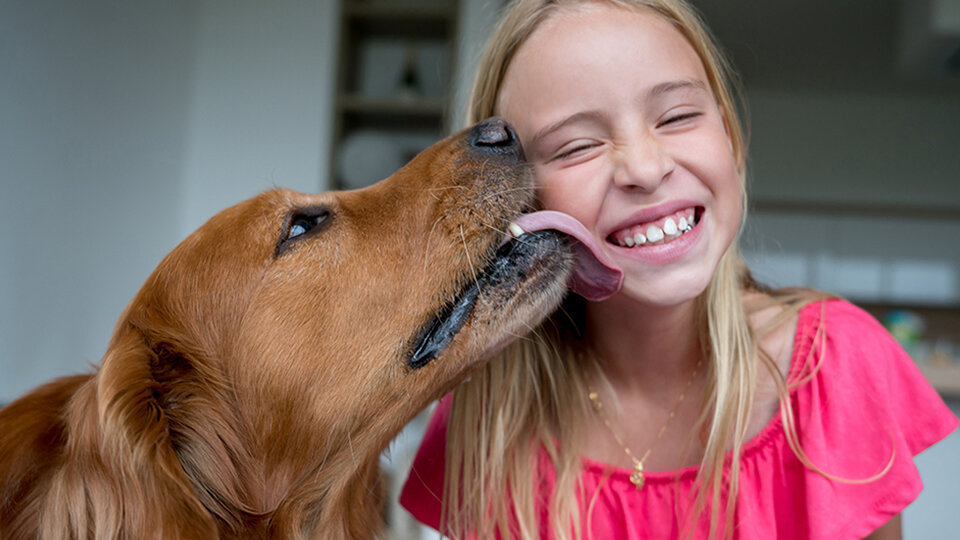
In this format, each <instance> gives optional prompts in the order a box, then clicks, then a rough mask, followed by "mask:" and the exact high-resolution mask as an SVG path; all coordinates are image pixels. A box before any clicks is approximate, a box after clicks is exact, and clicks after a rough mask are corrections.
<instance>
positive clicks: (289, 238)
mask: <svg viewBox="0 0 960 540" xmlns="http://www.w3.org/2000/svg"><path fill="white" fill-rule="evenodd" d="M329 219H330V210H329V209H327V208H309V209H303V210H298V211H296V212H293V213H292V214H291V215H290V218H289V219H288V220H287V226H286V229H285V230H284V233H283V236H282V238H280V243H278V244H277V251H276V254H277V255H280V254H281V253H283V252H284V251H285V250H286V249H287V248H288V247H289V246H290V243H291V242H293V241H296V240H300V239H302V238H304V237H307V236H310V235H312V234H314V233H316V232H319V231H320V230H322V229H323V227H321V225H324V224H325V223H326V222H327V221H328V220H329Z"/></svg>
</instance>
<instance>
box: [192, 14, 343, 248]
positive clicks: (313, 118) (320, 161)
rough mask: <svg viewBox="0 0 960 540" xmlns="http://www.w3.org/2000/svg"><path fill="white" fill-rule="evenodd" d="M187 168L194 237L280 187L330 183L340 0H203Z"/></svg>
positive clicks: (314, 186) (313, 188) (315, 187)
mask: <svg viewBox="0 0 960 540" xmlns="http://www.w3.org/2000/svg"><path fill="white" fill-rule="evenodd" d="M198 11H199V24H198V38H197V47H196V51H195V61H196V70H195V81H194V85H193V96H192V98H193V99H192V101H191V106H190V110H189V125H188V129H187V132H186V134H185V135H186V141H187V144H186V148H187V153H186V159H185V167H184V170H183V175H182V182H183V195H184V196H183V199H182V205H183V219H182V220H181V222H180V223H181V228H180V234H181V235H184V236H185V235H186V234H189V233H190V232H191V231H193V230H194V229H196V228H197V227H198V226H200V225H201V224H202V223H203V222H204V221H206V219H207V218H209V217H210V216H211V215H213V214H214V213H216V212H217V211H218V210H220V209H222V208H225V207H227V206H230V205H232V204H234V203H237V202H239V201H241V200H243V199H246V198H249V197H252V196H253V195H256V194H257V193H259V192H260V191H262V190H264V189H266V188H270V187H272V186H274V185H277V186H283V187H288V188H292V189H296V190H299V191H307V192H315V191H320V190H323V189H326V186H327V179H326V175H327V170H328V167H327V161H328V160H329V156H328V153H329V146H330V145H329V140H330V137H331V135H332V124H331V118H332V113H333V110H332V105H331V103H332V102H331V99H332V96H333V91H334V85H333V84H332V82H331V81H333V80H334V77H335V76H336V69H335V68H336V56H335V47H336V45H337V43H338V27H339V25H338V24H337V22H338V20H339V2H335V1H333V0H326V1H320V2H318V1H315V0H314V1H311V0H283V1H274V2H261V1H257V0H243V1H237V0H207V1H203V2H200V3H199V8H198Z"/></svg>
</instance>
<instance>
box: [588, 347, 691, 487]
mask: <svg viewBox="0 0 960 540" xmlns="http://www.w3.org/2000/svg"><path fill="white" fill-rule="evenodd" d="M701 365H703V360H698V361H697V365H696V367H694V368H693V373H692V374H691V375H690V380H688V381H687V384H686V385H685V386H684V387H683V391H682V392H680V397H679V398H677V403H676V405H674V406H673V410H671V411H670V414H669V415H667V419H666V420H664V422H663V425H662V426H660V431H659V432H658V433H657V437H656V438H655V439H654V440H653V443H651V444H650V447H649V448H647V451H646V452H644V453H643V456H642V457H641V458H640V459H637V456H635V455H634V454H633V452H632V451H631V450H630V447H628V446H627V444H626V443H625V442H623V437H622V436H621V435H620V431H619V430H618V429H617V428H616V427H614V425H613V424H612V423H611V422H610V418H609V417H607V415H606V413H605V412H604V410H603V402H602V401H600V396H599V395H598V394H597V393H596V392H594V391H593V390H589V394H587V397H589V398H590V404H591V405H593V410H594V411H596V413H597V415H598V416H599V417H600V419H601V420H603V424H604V425H605V426H607V429H608V430H609V431H610V434H611V435H613V438H614V440H616V441H617V444H619V445H620V446H621V447H622V448H623V451H624V453H626V454H627V457H629V458H630V460H631V461H633V472H632V473H631V474H630V481H631V482H632V483H633V485H635V486H636V487H637V489H640V488H642V487H643V484H644V483H645V479H644V476H643V462H644V461H646V459H647V457H648V456H649V455H650V452H651V451H652V450H653V448H654V447H655V446H656V445H657V443H658V442H660V439H661V438H662V437H663V434H664V432H666V431H667V426H669V425H670V421H671V420H673V417H674V416H676V415H677V411H678V410H680V405H681V404H682V403H683V400H684V398H686V397H687V390H689V389H690V386H691V385H692V384H693V381H694V380H696V378H697V373H699V372H700V366H701Z"/></svg>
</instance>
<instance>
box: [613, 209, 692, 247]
mask: <svg viewBox="0 0 960 540" xmlns="http://www.w3.org/2000/svg"><path fill="white" fill-rule="evenodd" d="M693 226H694V213H693V211H690V212H689V214H688V215H686V216H680V217H679V218H677V219H676V220H674V218H673V217H668V218H667V219H666V220H664V222H663V225H661V226H659V227H658V226H656V225H649V226H648V227H647V228H646V229H645V230H643V231H639V232H636V233H634V234H633V235H632V236H626V237H624V238H623V240H621V241H620V245H622V246H626V247H634V246H642V245H644V244H655V243H657V242H660V241H661V240H664V239H667V240H670V239H673V238H676V237H678V236H681V235H682V234H683V233H686V232H688V231H690V230H691V229H693Z"/></svg>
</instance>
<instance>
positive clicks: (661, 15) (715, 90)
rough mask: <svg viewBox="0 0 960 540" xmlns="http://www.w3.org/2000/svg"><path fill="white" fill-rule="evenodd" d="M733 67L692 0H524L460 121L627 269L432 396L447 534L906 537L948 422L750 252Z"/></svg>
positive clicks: (833, 309) (427, 508)
mask: <svg viewBox="0 0 960 540" xmlns="http://www.w3.org/2000/svg"><path fill="white" fill-rule="evenodd" d="M729 80H730V79H729V73H728V69H727V64H726V63H725V62H724V60H723V58H722V57H721V55H720V54H719V53H718V51H717V49H716V47H715V46H714V44H713V43H712V42H711V39H710V37H709V34H708V32H707V30H706V29H705V28H704V26H703V25H702V24H701V22H700V21H699V20H698V18H697V16H696V15H695V14H694V13H693V11H692V9H691V8H690V7H689V6H688V5H686V4H685V3H684V2H683V0H634V1H628V0H607V1H599V0H597V1H589V0H581V1H576V0H553V1H550V0H519V1H516V2H514V3H513V4H512V5H511V6H510V7H509V9H508V10H507V13H506V15H505V17H504V18H503V19H502V21H501V23H500V25H499V27H498V28H497V30H496V31H495V33H494V35H493V36H492V38H491V40H490V43H489V46H488V48H487V50H486V54H485V56H484V58H483V59H482V61H481V65H480V67H479V71H478V76H477V79H476V83H475V86H474V91H473V95H472V98H471V109H470V118H469V122H470V123H473V122H476V121H479V120H482V119H484V118H486V117H488V116H491V115H501V116H504V117H505V118H506V119H507V120H509V121H510V122H511V123H512V124H513V125H514V127H515V129H516V132H517V136H518V137H519V139H520V141H521V142H522V144H523V147H524V150H525V152H526V155H527V157H528V159H529V161H530V163H531V164H532V167H533V170H534V173H535V175H536V178H537V183H538V187H539V199H540V202H541V204H542V206H543V207H544V208H546V209H550V210H558V211H561V212H565V213H567V214H570V215H571V216H573V217H575V218H576V219H578V220H579V221H580V222H581V223H583V224H584V225H585V226H586V228H587V229H588V230H589V231H590V233H591V234H592V235H593V236H594V237H595V238H596V240H597V241H598V242H599V244H600V245H601V248H600V249H601V250H602V251H603V252H604V254H605V255H606V256H607V257H609V258H610V259H611V260H613V261H614V262H615V263H616V264H617V266H619V267H620V269H622V271H623V274H624V279H623V286H622V289H621V290H620V291H619V292H618V293H617V294H615V295H613V296H612V297H610V298H609V299H607V300H605V301H599V302H593V301H586V300H584V299H582V298H579V297H577V296H573V295H571V296H570V297H569V298H568V299H567V300H566V301H565V303H564V306H563V308H562V309H561V310H559V311H558V312H557V313H556V314H555V315H554V316H553V317H552V319H551V320H549V321H548V322H547V323H545V324H543V325H542V326H541V327H540V328H538V329H537V330H536V331H535V332H534V333H533V334H532V337H531V338H526V339H521V340H518V341H517V342H516V343H515V344H514V345H512V346H511V347H510V348H509V349H508V350H507V351H505V352H504V353H503V354H502V355H501V356H500V357H499V358H497V359H495V360H494V361H492V362H490V363H489V365H487V366H486V367H485V368H484V369H483V371H481V372H480V373H478V374H477V375H475V376H474V377H473V378H472V379H471V380H470V381H469V382H468V383H466V384H464V385H462V386H461V387H460V388H458V389H457V390H456V391H455V392H454V393H453V394H452V396H448V397H447V398H445V399H444V400H442V401H441V403H440V404H439V406H438V408H437V410H436V412H435V413H434V417H433V418H432V420H431V424H430V427H429V428H428V430H427V433H426V435H425V437H424V441H423V443H422V446H421V449H420V451H419V454H418V456H417V458H416V461H415V463H414V467H413V469H412V471H411V474H410V477H409V479H408V481H407V484H406V486H405V488H404V493H403V495H402V497H401V502H402V503H403V504H404V505H405V506H406V507H407V508H408V509H409V510H410V511H411V512H412V513H413V515H414V516H416V517H417V518H418V519H420V520H421V521H423V522H424V523H426V524H428V525H431V526H433V527H435V528H437V529H439V530H440V531H441V532H443V533H444V534H446V535H448V536H451V537H457V538H459V537H464V536H473V535H476V536H478V537H481V538H486V537H508V538H537V537H543V538H548V537H549V538H571V537H574V538H580V537H584V538H604V539H606V538H681V537H688V538H720V537H726V538H730V537H735V538H751V539H753V538H756V539H770V538H780V539H783V538H824V539H838V538H862V537H864V536H867V535H871V538H899V536H900V530H899V529H900V523H899V513H900V511H901V510H902V509H903V508H904V507H905V506H906V505H907V504H909V503H910V502H911V501H912V500H913V499H914V498H915V497H916V495H917V494H918V492H919V490H920V488H921V484H920V479H919V476H918V473H917V471H916V468H915V467H914V465H913V463H912V459H911V458H912V456H913V455H915V454H917V453H918V452H920V451H921V450H923V449H924V448H926V447H927V446H929V445H930V444H932V443H934V442H936V441H937V440H939V439H941V438H942V437H944V436H946V435H947V434H948V433H949V432H951V431H952V430H953V429H954V428H955V427H956V426H957V419H956V418H955V417H954V416H953V415H952V414H951V413H950V412H949V410H948V409H946V407H945V406H944V404H943V402H942V401H941V400H940V398H939V397H938V396H937V394H936V393H935V392H934V391H933V390H932V389H931V388H930V386H929V385H928V384H927V383H926V381H925V380H924V379H923V378H922V376H921V375H920V374H919V373H918V371H917V370H916V368H915V367H914V366H913V364H912V363H911V361H910V359H909V358H908V357H906V355H905V354H904V353H903V351H902V350H901V349H900V348H899V347H898V346H897V345H896V344H895V342H894V341H893V340H892V339H891V338H890V336H889V335H888V334H887V333H885V331H884V330H883V329H882V328H881V327H880V326H879V325H878V324H877V323H876V322H874V321H873V320H872V319H871V318H870V317H869V316H868V315H866V314H865V313H863V312H862V311H860V310H858V309H857V308H855V307H853V306H852V305H850V304H848V303H845V302H843V301H840V300H836V299H829V298H827V297H826V295H824V294H821V293H817V292H814V291H809V290H797V289H793V290H778V291H771V290H768V289H766V288H764V287H762V286H760V285H759V284H757V283H756V282H755V281H753V279H752V278H751V277H750V274H749V272H748V270H747V268H746V266H745V265H744V263H743V260H742V258H741V256H740V254H739V251H738V247H737V238H738V235H739V232H740V228H741V224H742V222H743V211H744V209H745V208H746V203H745V201H746V196H745V187H744V186H745V180H744V179H745V159H746V158H745V147H744V146H745V145H744V140H743V134H742V128H741V126H740V122H739V119H738V114H737V108H736V106H735V102H734V95H733V93H732V91H731V87H730V82H729Z"/></svg>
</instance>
